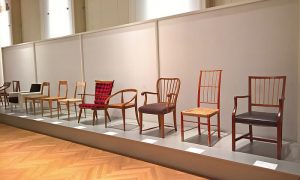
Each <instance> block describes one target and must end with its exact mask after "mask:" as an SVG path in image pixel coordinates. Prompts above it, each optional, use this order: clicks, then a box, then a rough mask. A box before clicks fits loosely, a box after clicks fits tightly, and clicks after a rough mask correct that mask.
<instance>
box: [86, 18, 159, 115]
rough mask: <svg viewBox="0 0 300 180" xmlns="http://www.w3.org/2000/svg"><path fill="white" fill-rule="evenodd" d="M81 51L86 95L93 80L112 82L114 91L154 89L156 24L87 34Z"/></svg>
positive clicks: (92, 87) (155, 76)
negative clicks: (113, 82) (82, 51)
mask: <svg viewBox="0 0 300 180" xmlns="http://www.w3.org/2000/svg"><path fill="white" fill-rule="evenodd" d="M83 49H84V67H85V78H86V81H87V82H88V88H87V89H88V92H94V81H95V80H115V86H114V90H113V91H114V92H116V91H118V90H120V89H124V88H136V89H138V91H139V94H140V92H141V91H145V90H147V91H151V90H155V83H156V80H157V78H158V68H157V60H156V43H155V23H148V24H142V25H137V26H131V27H126V28H121V29H115V30H111V31H104V32H99V33H94V34H86V35H84V36H83ZM139 98H140V95H139ZM139 102H140V103H139V104H141V102H142V98H140V100H139ZM129 116H131V114H130V115H129ZM129 116H128V117H129ZM131 117H132V116H131Z"/></svg>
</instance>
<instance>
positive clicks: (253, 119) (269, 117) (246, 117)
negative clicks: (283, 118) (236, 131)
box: [235, 111, 277, 126]
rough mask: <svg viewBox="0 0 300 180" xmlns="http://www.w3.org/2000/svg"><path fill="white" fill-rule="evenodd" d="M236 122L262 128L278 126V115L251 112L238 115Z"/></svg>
mask: <svg viewBox="0 0 300 180" xmlns="http://www.w3.org/2000/svg"><path fill="white" fill-rule="evenodd" d="M235 122H237V123H244V124H252V125H262V126H276V125H277V114H276V113H266V112H256V111H251V112H246V113H242V114H239V115H236V116H235Z"/></svg>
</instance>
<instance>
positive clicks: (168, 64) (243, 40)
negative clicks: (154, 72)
mask: <svg viewBox="0 0 300 180" xmlns="http://www.w3.org/2000/svg"><path fill="white" fill-rule="evenodd" d="M297 3H298V1H296V0H292V1H284V0H274V1H265V2H260V3H255V4H250V5H246V6H237V7H232V8H228V9H223V10H218V11H211V12H207V13H203V14H198V15H191V16H186V17H180V18H175V19H169V20H163V21H161V22H160V23H159V27H160V35H159V37H160V52H161V54H160V57H161V64H160V65H161V75H162V76H175V77H179V78H180V79H181V81H182V86H181V87H182V88H181V92H180V95H179V106H178V110H179V111H181V110H183V109H186V108H189V107H193V106H195V105H196V99H197V83H198V78H199V71H200V70H201V69H223V70H224V72H223V78H222V89H221V107H222V109H221V111H222V114H221V127H222V129H223V130H225V131H229V132H230V131H231V113H232V109H233V96H235V95H245V94H247V77H248V76H249V75H264V76H265V75H286V76H287V89H286V102H285V112H284V124H283V129H284V130H283V135H284V138H286V139H291V140H296V137H297V98H295V97H297V94H298V92H297V51H298V49H297V47H298V46H297V44H298V42H297V41H298V33H299V32H298V27H297V26H298V23H299V22H297V21H298V4H297ZM245 103H246V102H245ZM238 129H240V130H241V129H243V130H244V132H245V131H246V130H247V128H245V126H244V127H240V126H238ZM274 132H276V131H275V130H274V131H271V132H270V129H268V130H265V129H257V128H255V129H254V133H255V134H256V135H266V136H274V134H275V133H274Z"/></svg>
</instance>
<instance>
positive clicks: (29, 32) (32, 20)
mask: <svg viewBox="0 0 300 180" xmlns="http://www.w3.org/2000/svg"><path fill="white" fill-rule="evenodd" d="M21 15H22V35H23V42H31V41H36V40H40V39H41V22H40V5H39V0H26V1H24V0H23V1H21Z"/></svg>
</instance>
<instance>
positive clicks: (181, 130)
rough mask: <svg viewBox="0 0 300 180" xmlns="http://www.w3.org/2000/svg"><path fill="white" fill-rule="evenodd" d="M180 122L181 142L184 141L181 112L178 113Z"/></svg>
mask: <svg viewBox="0 0 300 180" xmlns="http://www.w3.org/2000/svg"><path fill="white" fill-rule="evenodd" d="M180 122H181V126H180V132H181V141H184V122H183V114H182V112H181V113H180Z"/></svg>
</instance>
